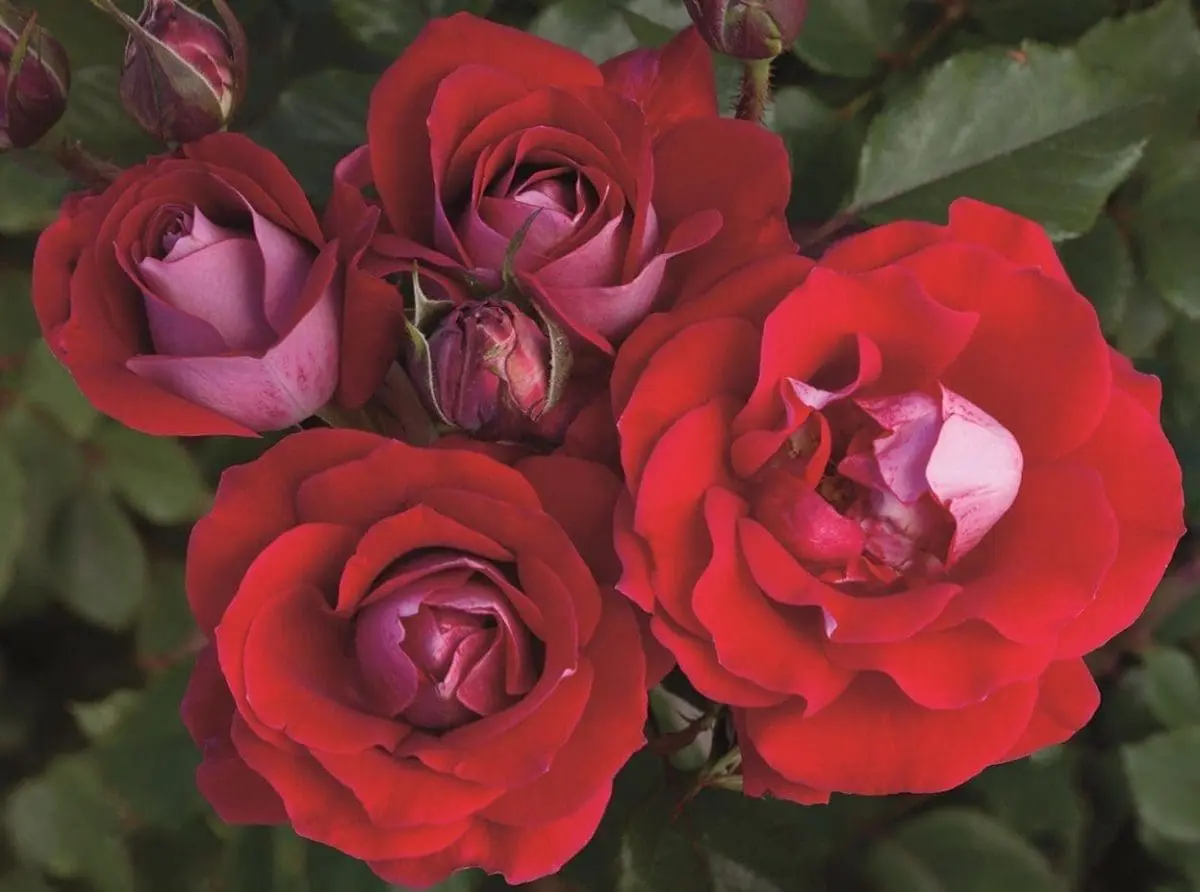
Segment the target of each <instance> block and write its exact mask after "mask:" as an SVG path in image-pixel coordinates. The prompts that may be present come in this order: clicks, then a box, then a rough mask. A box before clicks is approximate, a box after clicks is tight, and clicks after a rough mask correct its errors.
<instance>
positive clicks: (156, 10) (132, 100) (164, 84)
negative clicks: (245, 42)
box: [121, 0, 246, 142]
mask: <svg viewBox="0 0 1200 892" xmlns="http://www.w3.org/2000/svg"><path fill="white" fill-rule="evenodd" d="M219 8H220V9H221V10H222V13H223V18H224V19H225V24H226V26H227V28H229V30H230V32H231V33H232V32H236V40H231V39H230V38H231V34H227V33H226V29H223V28H222V27H221V26H220V25H218V24H217V23H216V22H214V21H212V20H211V19H209V18H207V17H206V16H204V15H201V14H200V13H199V12H197V11H196V10H194V9H192V8H191V7H189V6H186V5H184V4H183V3H181V2H178V0H146V5H145V7H144V8H143V9H142V14H141V15H140V16H139V17H138V19H137V21H136V22H133V23H132V24H130V23H131V22H132V20H131V19H130V20H129V21H124V22H123V23H124V24H125V26H126V28H127V29H128V30H129V32H130V33H129V39H128V41H127V42H126V44H125V65H124V67H123V69H122V71H121V101H122V102H123V103H124V105H125V110H126V111H127V112H129V114H130V115H132V116H133V117H134V118H136V119H137V121H138V123H139V124H141V125H142V127H143V128H145V129H146V130H147V131H148V132H149V133H151V134H152V135H154V136H157V137H158V138H159V139H162V140H165V141H168V142H190V141H192V140H196V139H199V138H200V137H202V136H207V135H208V134H210V133H215V132H216V131H218V130H221V129H223V128H224V127H225V125H226V124H228V123H229V119H230V118H231V117H233V113H234V111H235V110H236V107H237V103H238V100H239V99H240V98H241V92H242V89H243V86H244V84H243V81H244V79H245V74H246V72H245V64H244V59H240V58H239V56H241V55H242V54H241V53H237V52H235V47H236V46H240V45H241V43H242V34H241V29H240V26H238V25H237V22H236V19H234V18H233V16H232V15H231V14H226V13H227V10H228V8H227V7H225V6H224V5H223V4H220V5H219ZM125 19H128V16H125Z"/></svg>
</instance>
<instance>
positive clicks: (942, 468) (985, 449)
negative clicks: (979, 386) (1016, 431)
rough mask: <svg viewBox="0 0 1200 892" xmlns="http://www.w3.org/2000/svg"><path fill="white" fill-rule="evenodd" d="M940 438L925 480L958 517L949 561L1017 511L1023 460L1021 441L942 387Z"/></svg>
mask: <svg viewBox="0 0 1200 892" xmlns="http://www.w3.org/2000/svg"><path fill="white" fill-rule="evenodd" d="M942 415H943V417H944V418H945V421H944V422H943V424H942V431H941V435H940V436H939V437H938V441H937V445H936V446H935V447H934V448H933V453H932V455H931V456H930V460H929V467H928V469H927V470H926V476H927V478H928V480H929V488H930V490H932V492H933V494H934V496H935V497H936V498H937V500H938V501H939V502H940V503H941V504H942V505H944V506H945V507H946V509H947V510H948V511H949V512H950V514H951V515H953V517H954V524H955V529H954V538H953V540H952V541H951V544H950V554H949V557H948V561H949V562H950V563H953V562H954V561H956V560H957V559H958V558H960V557H962V556H963V555H964V554H966V553H967V552H969V551H970V550H971V549H972V548H974V547H975V546H976V545H978V544H979V542H980V540H981V539H983V537H984V536H985V535H987V533H988V531H989V530H990V529H991V528H992V527H993V526H995V525H996V522H997V521H999V520H1000V518H1001V517H1003V516H1004V514H1005V512H1006V511H1008V509H1009V508H1010V507H1012V503H1013V502H1014V501H1015V500H1016V498H1017V490H1019V489H1020V487H1021V472H1022V470H1023V469H1024V458H1023V456H1022V454H1021V447H1020V446H1019V445H1018V444H1017V440H1016V438H1015V437H1014V436H1013V435H1012V434H1011V433H1010V432H1009V431H1008V430H1007V429H1006V428H1005V427H1004V426H1003V425H1002V424H1000V422H998V421H997V420H996V419H995V418H993V417H992V416H991V415H989V414H987V413H986V412H984V411H983V410H982V409H980V408H979V407H978V406H976V405H975V404H974V403H972V402H970V401H969V400H967V399H965V398H964V397H962V396H959V395H958V394H957V393H954V392H952V391H950V390H946V389H945V388H942Z"/></svg>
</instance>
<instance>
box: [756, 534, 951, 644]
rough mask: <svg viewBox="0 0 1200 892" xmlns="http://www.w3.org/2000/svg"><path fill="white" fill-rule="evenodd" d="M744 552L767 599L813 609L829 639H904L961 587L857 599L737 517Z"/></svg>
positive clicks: (930, 587)
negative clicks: (819, 612) (822, 579)
mask: <svg viewBox="0 0 1200 892" xmlns="http://www.w3.org/2000/svg"><path fill="white" fill-rule="evenodd" d="M738 539H739V542H740V543H741V548H742V554H743V555H744V556H745V559H746V565H747V567H748V568H749V571H750V574H751V576H753V577H754V581H755V583H756V584H757V585H758V586H759V587H760V588H761V589H762V591H763V593H764V594H766V595H767V597H769V598H772V599H773V600H775V601H778V602H779V603H780V604H788V605H792V606H795V607H817V608H819V609H820V611H821V616H822V619H823V623H824V627H825V633H826V635H827V636H828V638H829V640H830V641H834V642H842V643H846V644H869V643H878V642H888V641H903V640H905V639H907V638H909V637H911V636H912V635H914V634H916V633H917V632H919V631H920V630H921V629H924V628H925V627H927V626H928V625H929V624H930V623H932V622H934V621H935V620H936V619H937V618H938V617H939V616H941V615H942V611H943V610H945V609H946V606H947V605H948V604H949V603H950V602H951V601H952V600H953V599H954V598H955V597H956V596H957V595H958V594H959V593H960V592H961V591H962V588H961V587H960V586H958V585H955V584H953V583H938V584H933V585H926V586H922V587H919V588H914V589H910V590H907V591H903V592H898V593H896V594H892V595H875V596H872V597H869V598H861V597H856V596H854V595H849V594H846V593H845V592H842V591H839V590H838V589H837V588H835V587H834V586H831V585H827V584H825V583H824V582H822V581H821V580H819V579H817V578H816V577H815V576H813V575H812V574H811V573H809V572H808V571H807V570H805V569H804V568H803V567H802V566H801V565H800V564H799V563H797V561H796V559H795V558H794V557H792V555H791V554H790V553H789V552H788V551H787V549H785V548H784V547H783V546H782V545H780V544H779V542H778V540H777V539H776V538H775V537H774V536H772V535H771V534H770V533H769V532H768V531H767V530H766V528H765V527H763V526H762V524H759V523H757V522H756V521H754V520H751V519H749V518H743V519H742V520H740V521H738Z"/></svg>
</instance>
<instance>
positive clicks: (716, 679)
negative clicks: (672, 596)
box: [650, 614, 788, 706]
mask: <svg viewBox="0 0 1200 892" xmlns="http://www.w3.org/2000/svg"><path fill="white" fill-rule="evenodd" d="M650 631H651V632H653V633H654V637H655V638H657V639H658V640H659V641H661V642H662V643H663V646H664V647H666V648H667V650H669V651H670V652H671V653H672V654H673V655H674V656H675V659H676V661H677V662H678V663H679V668H680V670H682V672H683V674H684V675H686V676H687V677H688V680H689V681H690V682H691V683H692V685H693V686H694V687H695V688H696V690H697V691H699V692H700V693H701V694H703V695H704V696H705V697H707V698H708V699H710V700H713V701H715V702H717V703H728V704H729V705H730V706H773V705H775V704H777V703H782V702H784V701H785V700H787V699H788V695H787V694H783V693H780V692H778V691H768V690H765V689H764V688H762V687H760V686H759V685H756V684H755V683H754V682H752V681H748V680H746V679H744V678H740V677H738V676H737V675H734V674H733V673H732V672H729V671H728V670H727V669H725V668H724V667H723V666H722V665H721V663H720V661H719V660H718V659H717V654H716V651H715V650H714V649H713V645H712V641H711V640H708V639H703V638H698V637H696V636H694V635H692V634H690V633H689V632H687V631H685V630H683V629H681V628H680V627H679V626H677V625H676V624H675V623H673V622H672V621H671V620H670V618H669V617H667V616H665V615H658V614H656V615H654V616H653V617H651V618H650Z"/></svg>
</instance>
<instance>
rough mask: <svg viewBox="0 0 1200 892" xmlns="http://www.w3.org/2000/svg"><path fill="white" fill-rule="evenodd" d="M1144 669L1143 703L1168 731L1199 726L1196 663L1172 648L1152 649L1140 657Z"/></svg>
mask: <svg viewBox="0 0 1200 892" xmlns="http://www.w3.org/2000/svg"><path fill="white" fill-rule="evenodd" d="M1142 663H1143V665H1144V666H1145V669H1146V703H1147V705H1148V706H1149V707H1150V711H1151V712H1153V713H1154V715H1155V717H1156V718H1157V719H1158V720H1159V721H1160V722H1162V723H1163V724H1164V725H1166V726H1167V727H1168V728H1183V727H1187V726H1189V725H1200V671H1197V669H1196V663H1195V661H1194V660H1193V659H1192V658H1191V657H1189V656H1188V655H1187V654H1185V653H1184V652H1183V651H1181V650H1179V649H1177V648H1174V647H1158V646H1156V647H1151V648H1148V649H1147V650H1145V651H1144V652H1143V653H1142Z"/></svg>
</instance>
